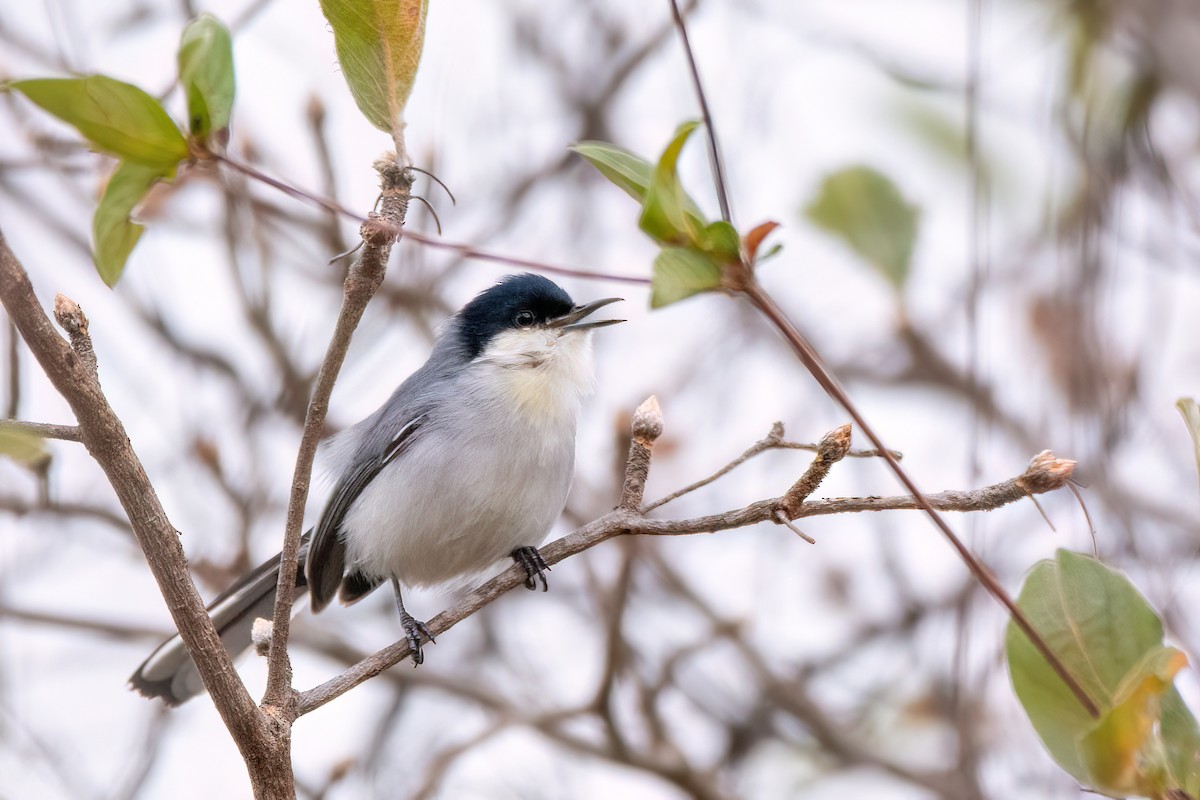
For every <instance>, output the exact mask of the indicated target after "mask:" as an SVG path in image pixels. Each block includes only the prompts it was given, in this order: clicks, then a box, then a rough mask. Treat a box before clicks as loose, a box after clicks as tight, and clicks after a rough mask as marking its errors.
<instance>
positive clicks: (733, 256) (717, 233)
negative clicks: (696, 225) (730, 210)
mask: <svg viewBox="0 0 1200 800" xmlns="http://www.w3.org/2000/svg"><path fill="white" fill-rule="evenodd" d="M697 244H698V245H699V247H700V249H701V250H702V251H704V252H705V253H708V254H709V255H711V256H713V257H714V258H715V259H716V260H717V262H718V263H721V264H730V263H736V262H738V261H740V260H741V258H742V255H741V250H742V238H741V237H740V236H738V232H737V229H736V228H734V227H733V226H732V225H730V224H729V223H728V222H725V221H724V220H717V221H716V222H714V223H712V224H711V225H706V226H705V227H704V229H703V230H702V231H700V236H699V237H698V242H697Z"/></svg>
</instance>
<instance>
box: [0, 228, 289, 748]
mask: <svg viewBox="0 0 1200 800" xmlns="http://www.w3.org/2000/svg"><path fill="white" fill-rule="evenodd" d="M62 299H63V300H64V301H66V299H65V298H62ZM0 302H3V304H4V308H5V310H6V311H7V312H8V315H9V318H10V319H11V320H12V322H13V324H14V325H15V326H16V328H17V330H18V331H20V333H21V337H22V338H23V339H24V340H25V342H26V343H27V344H28V345H29V349H30V350H31V351H32V352H33V355H34V357H35V358H37V360H38V363H39V364H41V366H42V369H43V370H44V371H45V373H46V375H47V377H48V378H49V379H50V381H51V383H53V384H54V387H55V389H57V390H58V392H59V393H60V394H61V395H62V396H63V398H64V399H65V400H66V401H67V402H68V403H69V404H70V406H71V410H72V411H73V412H74V413H75V418H76V419H77V420H78V421H79V433H80V437H81V440H82V442H83V444H84V445H85V446H86V447H87V449H88V452H89V453H91V455H92V457H93V458H95V459H96V463H98V464H99V465H100V467H101V469H103V470H104V473H105V475H107V476H108V480H109V483H111V484H112V487H113V490H114V491H115V492H116V494H117V498H118V499H119V500H120V502H121V505H122V506H123V507H124V509H125V513H126V514H127V515H128V516H129V521H130V524H131V525H132V528H133V533H134V536H135V537H136V538H137V541H138V544H139V545H140V546H141V548H142V552H143V553H145V556H146V562H147V564H148V565H149V566H150V571H151V573H153V575H154V579H155V581H157V582H158V586H159V589H160V590H161V591H162V594H163V598H164V599H165V600H166V603H167V608H168V609H169V610H170V612H171V618H172V619H173V620H174V622H175V626H176V628H177V629H178V630H179V634H180V636H181V637H182V638H183V641H184V643H185V644H186V645H187V647H188V650H189V651H190V652H191V654H192V657H193V658H194V659H195V661H196V668H197V670H198V671H199V673H200V677H201V679H202V680H203V681H204V686H205V688H206V689H208V692H209V694H210V695H211V696H212V698H213V703H214V704H215V705H216V707H217V710H218V711H219V712H220V714H221V719H222V720H223V721H224V722H225V725H226V727H228V728H229V731H230V733H231V734H232V735H233V738H234V741H235V742H237V745H238V748H239V749H240V750H241V751H242V755H243V756H244V757H245V758H246V760H247V762H248V763H250V762H251V760H252V759H255V758H257V757H258V755H259V753H260V752H261V748H262V746H263V744H264V742H265V741H266V738H265V735H266V728H265V724H264V723H265V720H264V718H263V716H262V714H260V713H259V711H258V709H257V708H256V707H255V705H254V701H253V700H252V699H251V698H250V695H249V694H248V693H247V692H246V689H245V687H244V686H243V685H242V682H241V681H240V680H239V679H238V676H237V673H236V672H235V671H234V669H233V664H232V662H231V661H230V659H229V654H228V653H226V652H225V648H224V647H222V646H221V640H220V638H219V637H218V636H217V632H216V629H215V628H213V625H212V622H211V621H210V620H209V618H208V614H207V613H206V612H205V610H204V602H203V601H202V600H201V599H200V595H199V594H198V593H197V591H196V587H195V585H194V584H193V583H192V581H191V579H190V577H189V576H188V570H187V562H186V560H185V559H184V555H183V547H182V546H181V545H180V543H179V536H178V532H177V531H176V530H175V528H174V527H173V526H172V525H171V523H170V521H169V520H168V519H167V515H166V512H165V511H164V510H163V508H162V504H161V503H160V502H159V500H158V495H157V494H156V493H155V491H154V487H153V485H151V483H150V479H149V477H147V475H146V471H145V470H144V469H143V468H142V464H141V461H140V460H139V459H138V457H137V454H136V453H135V452H134V451H133V448H132V446H131V445H130V442H129V437H128V435H127V434H126V433H125V428H124V426H123V425H122V424H121V421H120V420H119V419H118V418H117V415H116V414H115V413H114V412H113V410H112V408H111V407H110V406H109V404H108V400H107V399H106V398H105V396H104V393H103V392H102V391H101V389H100V383H99V380H98V379H97V376H96V367H95V364H96V362H95V354H94V352H93V351H92V348H91V341H90V339H89V338H88V335H87V320H86V317H84V316H83V313H82V311H80V310H79V308H78V306H75V304H74V303H71V302H70V301H66V302H63V303H60V304H57V308H56V312H57V316H58V317H59V318H60V319H61V320H63V322H64V323H65V327H66V328H67V330H68V333H69V335H70V336H71V338H72V341H73V343H74V345H75V347H71V346H69V345H68V344H67V343H66V342H65V341H63V339H62V337H61V336H59V334H58V333H57V332H56V331H55V330H54V326H53V325H52V324H51V322H50V320H49V318H48V317H47V316H46V313H45V311H43V310H42V307H41V305H40V304H39V303H38V300H37V297H36V296H35V294H34V292H33V286H32V285H31V284H30V282H29V276H28V275H27V274H26V273H25V269H24V268H23V267H22V266H21V264H20V262H19V261H18V260H17V258H16V256H15V255H14V254H13V252H12V251H11V250H10V249H9V247H8V242H7V240H6V239H5V237H4V234H3V232H0Z"/></svg>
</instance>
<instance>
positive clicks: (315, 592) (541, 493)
mask: <svg viewBox="0 0 1200 800" xmlns="http://www.w3.org/2000/svg"><path fill="white" fill-rule="evenodd" d="M619 299H620V298H616V297H610V298H606V299H604V300H597V301H595V302H593V303H588V304H587V305H582V306H577V305H575V303H574V302H573V301H572V300H571V298H570V296H569V295H568V294H567V293H566V292H564V291H563V290H562V289H561V288H560V287H559V286H558V285H557V284H555V283H553V282H552V281H549V280H547V279H546V278H543V277H540V276H538V275H531V274H525V275H511V276H508V277H506V278H504V279H503V280H502V281H500V282H499V283H498V284H496V285H495V286H493V287H491V288H490V289H487V290H486V291H484V292H482V293H481V294H479V295H478V296H477V297H476V298H475V299H474V300H472V301H471V302H470V303H468V304H467V305H466V306H464V307H463V308H462V310H460V311H459V312H458V313H457V314H456V315H454V317H452V318H451V319H450V320H449V321H448V322H447V323H446V324H445V325H444V326H443V328H442V329H441V330H440V331H439V333H438V337H437V341H436V343H435V344H434V347H433V353H432V354H430V356H429V360H428V361H426V362H425V364H424V366H422V367H421V368H420V369H418V370H417V371H416V372H414V373H413V374H412V375H411V376H410V377H409V378H408V379H407V380H406V381H404V382H403V383H402V384H400V387H399V388H398V389H396V391H395V392H394V393H393V394H392V396H391V397H390V398H389V399H388V401H387V402H386V403H384V404H383V406H382V407H380V408H379V410H377V411H376V412H375V413H373V414H371V416H369V417H367V418H366V419H364V420H363V421H362V422H359V423H358V424H357V425H354V426H353V427H351V428H348V429H347V430H345V431H343V432H342V433H340V434H338V435H337V436H336V437H334V438H333V439H332V440H330V441H329V442H328V443H326V446H325V455H327V456H328V462H329V464H330V474H331V475H333V476H334V477H335V479H336V485H335V487H334V489H333V493H332V495H331V496H330V499H329V502H328V503H327V504H326V506H325V510H324V512H323V513H322V514H321V519H320V522H318V524H317V526H316V528H315V529H313V530H310V531H308V532H307V533H306V534H305V535H304V539H303V541H302V543H301V548H300V559H301V568H300V570H299V574H298V575H297V577H296V588H297V592H298V593H300V592H303V591H304V590H305V589H307V590H308V591H309V592H310V594H311V596H312V608H313V611H320V610H321V609H323V608H324V607H325V606H326V605H328V604H329V602H330V601H331V600H332V599H333V598H334V596H335V595H336V596H337V597H338V599H339V600H340V601H341V602H342V603H344V604H346V605H349V604H351V603H354V602H356V601H357V600H360V599H361V598H363V597H365V596H366V595H367V594H369V593H370V592H372V591H374V590H375V589H376V588H377V587H378V586H379V585H380V584H382V583H384V582H385V581H390V582H391V584H392V588H393V589H394V590H395V594H396V608H397V610H398V611H399V612H400V621H401V624H402V625H403V626H404V632H405V636H406V637H407V638H408V641H409V644H410V645H411V646H412V650H413V662H414V663H416V664H419V663H421V661H422V659H423V657H422V653H421V636H422V635H424V636H425V637H427V638H429V639H430V640H431V641H432V639H433V637H432V636H431V635H430V634H429V631H428V630H426V628H425V625H424V623H422V622H420V621H418V620H416V619H414V618H413V617H412V615H410V614H409V613H408V612H407V611H405V609H404V603H403V601H402V599H401V595H400V587H401V584H403V585H405V586H431V585H435V584H439V583H443V582H445V581H447V580H450V579H452V578H456V577H458V576H461V575H465V574H469V573H472V572H476V571H479V570H483V569H486V568H487V567H489V566H491V565H492V564H494V563H496V562H497V561H499V560H501V559H505V558H509V557H511V558H512V559H514V560H515V561H516V562H517V563H518V564H521V565H522V566H523V567H524V568H525V570H526V573H527V576H528V577H527V578H526V580H525V586H526V587H527V588H529V589H534V588H536V587H537V585H538V582H539V581H540V583H541V586H542V590H543V591H545V590H546V588H547V583H546V576H545V572H544V571H545V570H546V569H547V566H546V563H545V561H543V560H542V557H541V555H540V554H539V553H538V550H537V546H538V545H539V544H541V543H542V541H543V540H544V539H545V538H546V535H547V534H548V533H549V532H550V528H551V526H553V524H554V522H555V520H557V519H558V516H559V514H560V513H561V512H562V509H563V506H564V505H565V504H566V500H567V490H568V489H569V488H570V485H571V476H572V472H573V470H574V462H575V428H576V422H577V420H578V417H579V409H580V402H581V400H582V399H583V397H584V396H586V395H587V394H588V393H589V392H590V391H591V389H592V385H593V382H594V373H593V367H592V347H591V336H590V331H591V330H592V329H594V328H599V327H603V326H605V325H613V324H615V323H617V322H622V321H623V320H612V319H606V320H600V321H594V322H586V321H584V320H585V319H586V318H587V317H588V316H589V315H590V314H592V312H594V311H596V310H597V309H599V308H601V307H603V306H606V305H608V304H609V303H615V302H617V301H618V300H619ZM278 577H279V556H275V557H274V558H272V559H271V560H269V561H267V562H266V563H265V564H263V565H262V566H260V567H258V569H256V570H254V571H253V572H251V573H249V574H248V575H246V576H245V577H244V578H242V579H241V580H240V581H238V582H237V583H236V584H235V585H234V586H232V587H231V588H230V589H228V590H227V591H226V592H224V593H223V594H222V595H220V596H219V597H218V598H217V599H216V600H214V601H213V602H212V604H211V605H210V606H209V607H208V611H209V613H210V615H211V616H212V619H213V623H214V624H215V625H216V627H217V631H218V632H219V633H220V635H221V641H222V643H223V644H224V645H225V647H226V649H228V650H229V652H230V653H231V654H232V655H234V656H237V655H238V654H240V653H241V652H243V651H245V650H246V649H248V648H249V646H250V643H251V636H250V630H251V627H252V626H253V623H254V620H255V619H257V618H259V617H263V618H267V619H269V618H270V617H271V614H272V609H273V608H274V606H275V587H276V583H277V581H278ZM130 684H131V685H132V687H133V688H134V689H136V690H137V691H139V692H141V693H142V694H144V695H146V696H147V697H161V698H163V700H165V701H166V702H167V703H168V704H169V705H177V704H179V703H182V702H183V701H185V700H187V699H189V698H191V697H193V696H195V695H197V694H199V693H200V692H202V691H203V690H204V687H203V685H202V683H201V681H200V676H199V674H198V673H197V672H196V667H195V664H194V663H193V662H192V658H191V656H190V655H189V654H188V652H187V649H186V648H185V647H184V646H183V643H182V641H181V640H180V638H179V636H178V635H176V636H174V637H172V638H171V639H169V640H167V641H166V642H164V643H163V644H162V645H161V646H160V647H159V648H158V649H157V650H155V651H154V652H153V653H152V654H151V655H150V657H149V658H147V659H146V661H145V662H143V663H142V665H141V666H140V667H138V669H137V671H136V672H135V673H134V674H133V677H132V678H130Z"/></svg>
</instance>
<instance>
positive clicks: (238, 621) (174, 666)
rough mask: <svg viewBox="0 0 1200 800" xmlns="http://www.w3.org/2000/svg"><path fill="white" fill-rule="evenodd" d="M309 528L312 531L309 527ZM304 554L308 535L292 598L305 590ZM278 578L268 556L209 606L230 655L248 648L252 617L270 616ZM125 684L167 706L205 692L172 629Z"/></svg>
mask: <svg viewBox="0 0 1200 800" xmlns="http://www.w3.org/2000/svg"><path fill="white" fill-rule="evenodd" d="M310 533H311V531H310ZM307 553H308V534H307V533H306V534H305V536H304V540H303V542H302V543H301V545H300V568H299V569H298V570H297V571H296V597H297V599H299V598H300V597H302V596H303V595H304V594H305V593H306V592H307V591H308V583H307V582H306V581H305V579H304V559H305V556H306V555H307ZM278 581H279V556H278V555H276V556H274V557H273V558H270V559H268V560H267V561H266V562H265V563H263V564H262V565H260V566H259V567H258V568H257V569H255V570H253V571H252V572H250V573H248V574H247V575H245V576H244V577H243V578H242V579H241V580H239V581H238V582H237V583H235V584H234V585H233V586H231V587H229V588H228V589H227V590H225V592H223V593H222V594H221V595H220V596H219V597H217V599H215V600H213V601H212V603H210V604H209V606H208V614H209V616H210V617H212V621H213V625H215V626H216V628H217V633H218V634H220V636H221V643H222V644H224V645H225V649H226V650H228V651H229V655H230V657H231V658H234V659H236V658H237V657H238V656H239V655H241V654H242V653H244V652H245V651H246V650H248V649H250V644H251V639H250V630H251V628H252V627H253V626H254V620H256V619H258V618H259V617H262V618H264V619H271V616H272V614H273V611H274V608H275V588H276V584H277V583H278ZM129 685H130V686H131V687H132V688H133V689H136V690H137V691H138V692H141V693H142V694H143V695H145V696H146V697H161V698H162V699H163V700H164V701H166V703H167V705H170V706H177V705H179V704H180V703H182V702H184V701H185V700H190V699H191V698H193V697H195V696H196V695H198V694H200V693H201V692H203V691H204V684H203V683H202V682H201V680H200V673H199V672H197V671H196V664H195V662H193V661H192V656H191V655H190V654H189V653H188V651H187V648H186V647H184V645H183V640H182V639H180V638H179V634H175V635H174V636H172V637H171V638H170V639H168V640H167V641H165V642H163V643H162V644H161V645H159V647H158V649H157V650H155V651H154V652H153V653H151V654H150V657H149V658H147V659H146V660H145V661H143V662H142V665H141V666H140V667H138V668H137V671H136V672H134V673H133V675H132V677H130V679H129Z"/></svg>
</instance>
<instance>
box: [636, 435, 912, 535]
mask: <svg viewBox="0 0 1200 800" xmlns="http://www.w3.org/2000/svg"><path fill="white" fill-rule="evenodd" d="M820 449H821V445H820V443H816V444H809V443H807V442H789V441H786V440H784V438H783V423H782V422H776V423H775V424H774V425H772V426H771V432H770V433H768V434H767V435H766V436H765V437H763V438H762V439H759V440H758V441H757V442H755V443H754V444H752V445H750V447H748V448H746V450H745V452H743V453H742V454H741V455H740V456H738V457H737V458H735V459H734V460H733V461H730V462H729V463H728V464H726V465H725V466H723V467H721V468H720V469H719V470H717V471H716V472H714V473H713V474H712V475H709V476H708V477H707V478H702V479H700V480H698V481H696V482H695V483H690V484H688V485H687V486H684V487H683V488H682V489H679V490H677V491H674V492H671V493H670V494H669V495H667V496H665V497H662V498H660V499H658V500H655V501H654V502H653V503H650V504H648V505H645V506H642V513H646V512H648V511H653V510H654V509H656V508H658V507H660V506H665V505H666V504H667V503H670V502H671V501H672V500H678V499H679V498H680V497H683V496H684V495H685V494H691V493H692V492H694V491H696V490H697V489H703V488H704V487H705V486H708V485H709V484H710V483H712V482H714V481H716V480H718V479H720V478H723V477H725V476H726V475H728V474H729V473H730V472H732V471H733V470H735V469H737V468H738V467H740V466H741V465H742V464H745V463H746V462H747V461H749V460H750V459H751V458H754V457H755V456H757V455H759V454H760V453H765V452H767V451H768V450H809V451H812V452H818V451H819V450H820ZM891 452H892V456H893V457H894V458H903V455H902V454H901V453H900V452H899V451H898V450H893V451H891ZM844 457H845V458H879V451H878V450H847V451H846V454H845V456H844Z"/></svg>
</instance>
